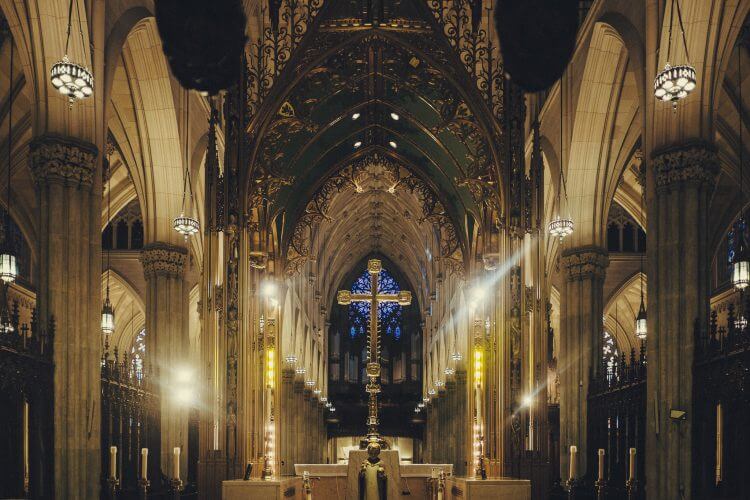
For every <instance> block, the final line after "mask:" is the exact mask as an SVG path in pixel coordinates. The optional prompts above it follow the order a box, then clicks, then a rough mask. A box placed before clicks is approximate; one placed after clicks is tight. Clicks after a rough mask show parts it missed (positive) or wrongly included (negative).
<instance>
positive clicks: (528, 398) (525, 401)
mask: <svg viewBox="0 0 750 500" xmlns="http://www.w3.org/2000/svg"><path fill="white" fill-rule="evenodd" d="M521 403H522V404H523V406H525V407H526V408H530V407H531V405H532V404H533V403H534V396H532V395H531V394H527V395H525V396H524V397H523V400H522V401H521Z"/></svg>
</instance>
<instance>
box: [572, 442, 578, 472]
mask: <svg viewBox="0 0 750 500" xmlns="http://www.w3.org/2000/svg"><path fill="white" fill-rule="evenodd" d="M577 458H578V447H577V446H571V447H570V479H571V480H572V479H575V478H576V475H577V465H578V464H577V463H576V459H577Z"/></svg>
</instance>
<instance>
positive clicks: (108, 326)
mask: <svg viewBox="0 0 750 500" xmlns="http://www.w3.org/2000/svg"><path fill="white" fill-rule="evenodd" d="M104 175H106V176H107V224H109V223H110V207H111V204H110V201H111V196H112V183H111V182H110V179H111V178H112V175H111V172H110V163H109V157H108V158H107V168H106V169H105V170H104ZM109 254H110V250H109V248H108V249H107V294H106V296H105V298H104V305H102V324H101V326H102V333H103V334H104V337H105V338H108V337H109V335H110V334H112V333H114V331H115V310H114V308H113V307H112V302H110V300H109V273H110V272H111V268H110V265H109Z"/></svg>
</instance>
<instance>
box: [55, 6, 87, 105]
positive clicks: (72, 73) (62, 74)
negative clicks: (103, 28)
mask: <svg viewBox="0 0 750 500" xmlns="http://www.w3.org/2000/svg"><path fill="white" fill-rule="evenodd" d="M76 15H77V16H78V31H79V33H80V34H81V47H82V48H83V55H84V58H85V57H86V41H85V40H84V38H83V26H82V24H81V13H80V12H78V4H77V3H76ZM72 23H73V0H70V6H69V7H68V35H67V38H66V40H65V55H64V56H63V58H62V60H60V61H58V62H56V63H55V64H53V65H52V69H51V70H50V75H49V77H50V81H51V82H52V86H53V87H55V89H56V90H57V91H58V92H60V93H61V94H62V95H64V96H67V97H68V102H69V103H70V105H71V106H72V105H73V103H74V102H76V100H78V99H85V98H87V97H90V96H91V95H93V93H94V76H93V75H92V74H91V71H89V69H88V67H86V66H81V65H80V64H76V63H74V62H71V61H70V59H68V48H69V47H70V29H71V26H72Z"/></svg>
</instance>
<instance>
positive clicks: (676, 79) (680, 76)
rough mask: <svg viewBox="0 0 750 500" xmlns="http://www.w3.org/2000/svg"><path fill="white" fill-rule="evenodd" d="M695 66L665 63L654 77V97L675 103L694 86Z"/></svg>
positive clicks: (693, 88) (685, 95)
mask: <svg viewBox="0 0 750 500" xmlns="http://www.w3.org/2000/svg"><path fill="white" fill-rule="evenodd" d="M696 81H697V79H696V72H695V68H694V67H692V66H690V65H689V64H683V65H680V66H671V65H670V64H669V63H667V65H666V66H664V69H663V70H661V71H660V72H659V74H658V75H656V78H655V79H654V97H656V98H657V99H658V100H660V101H663V102H670V101H671V102H673V103H677V101H679V100H680V99H684V98H685V97H687V96H688V94H690V92H692V91H693V90H695V87H696V85H697V84H696Z"/></svg>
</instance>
